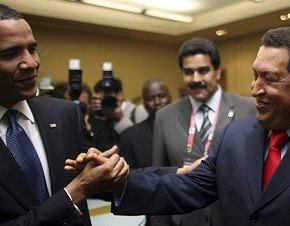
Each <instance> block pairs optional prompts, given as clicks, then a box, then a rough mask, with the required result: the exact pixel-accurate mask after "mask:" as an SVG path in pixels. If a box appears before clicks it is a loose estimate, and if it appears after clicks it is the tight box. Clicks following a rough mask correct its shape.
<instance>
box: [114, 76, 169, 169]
mask: <svg viewBox="0 0 290 226" xmlns="http://www.w3.org/2000/svg"><path fill="white" fill-rule="evenodd" d="M142 98H143V106H144V108H145V109H146V111H147V112H148V115H149V117H148V118H147V119H145V120H144V121H142V122H140V123H137V124H136V125H134V126H132V127H130V128H128V129H126V130H124V131H123V132H122V133H121V136H120V141H119V154H120V155H121V156H123V157H124V158H125V160H126V161H127V163H128V164H129V165H130V167H131V168H144V167H149V166H152V139H153V126H154V119H155V114H156V112H157V111H158V110H159V109H161V108H163V107H164V106H166V105H167V104H169V103H171V95H170V92H169V89H168V87H167V86H166V84H165V83H164V82H163V81H161V80H159V79H153V80H149V81H147V82H145V83H144V85H143V88H142Z"/></svg>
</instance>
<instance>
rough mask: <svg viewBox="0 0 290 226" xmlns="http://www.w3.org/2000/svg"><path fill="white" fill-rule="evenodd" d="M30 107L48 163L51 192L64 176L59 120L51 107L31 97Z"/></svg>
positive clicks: (58, 185)
mask: <svg viewBox="0 0 290 226" xmlns="http://www.w3.org/2000/svg"><path fill="white" fill-rule="evenodd" d="M29 105H30V108H31V110H32V113H33V115H34V118H35V120H36V122H37V125H38V128H39V132H40V135H41V139H42V142H43V145H44V149H45V153H46V157H47V162H48V165H49V173H50V181H51V189H52V192H53V193H54V192H56V191H58V190H59V189H61V188H62V187H61V186H62V183H61V181H63V177H64V169H63V167H64V156H63V155H62V153H64V152H63V150H62V149H63V143H62V139H61V137H62V134H61V127H62V124H61V120H60V118H59V116H57V115H56V114H54V113H53V111H52V107H51V106H47V105H44V104H42V103H39V102H38V101H35V99H32V101H29Z"/></svg>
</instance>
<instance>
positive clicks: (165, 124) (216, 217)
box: [153, 38, 256, 226]
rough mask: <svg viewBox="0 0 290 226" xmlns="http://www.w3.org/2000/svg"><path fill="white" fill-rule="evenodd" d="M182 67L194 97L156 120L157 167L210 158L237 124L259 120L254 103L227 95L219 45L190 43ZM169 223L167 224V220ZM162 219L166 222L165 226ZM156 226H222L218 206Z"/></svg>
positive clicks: (200, 41)
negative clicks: (209, 153)
mask: <svg viewBox="0 0 290 226" xmlns="http://www.w3.org/2000/svg"><path fill="white" fill-rule="evenodd" d="M178 63H179V67H180V69H181V71H182V75H183V81H184V83H186V84H187V86H188V91H189V95H187V96H185V97H184V98H182V99H180V100H178V101H177V102H175V103H172V104H170V105H168V106H166V107H164V108H163V109H161V110H160V111H158V113H157V115H156V121H155V127H154V137H153V166H182V165H187V164H190V163H191V162H194V161H195V160H197V159H199V158H200V157H202V156H203V155H205V154H207V150H208V148H209V146H211V145H213V144H214V143H215V142H216V140H217V138H218V136H219V134H220V133H221V131H222V129H223V128H224V127H225V126H226V125H227V124H229V123H231V122H232V121H234V120H237V119H240V118H243V117H246V116H249V115H254V114H255V113H256V109H255V105H254V102H252V101H250V100H249V99H248V98H244V97H241V96H238V95H234V94H231V93H227V92H224V91H223V90H222V89H221V87H220V86H219V85H218V81H219V79H220V78H221V67H220V56H219V52H218V50H217V48H216V47H215V45H214V43H212V42H211V41H209V40H207V39H204V38H193V39H190V40H188V41H186V42H185V43H184V44H183V45H182V46H181V48H180V50H179V53H178ZM166 218H167V220H166ZM161 220H162V223H161ZM155 222H156V224H155V225H158V226H161V225H164V226H165V225H166V226H168V225H180V226H181V225H182V226H220V225H221V221H220V213H219V207H218V202H215V203H213V204H212V205H210V206H209V207H206V208H204V209H200V210H196V211H194V212H192V213H189V214H185V215H175V216H172V217H171V219H170V217H167V216H163V217H155Z"/></svg>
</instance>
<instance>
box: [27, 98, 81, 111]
mask: <svg viewBox="0 0 290 226" xmlns="http://www.w3.org/2000/svg"><path fill="white" fill-rule="evenodd" d="M28 104H29V105H30V106H31V107H32V108H35V109H41V110H46V111H55V112H57V111H59V112H62V111H66V109H67V110H70V111H72V110H73V109H77V104H76V103H74V102H73V101H67V100H63V99H59V98H51V97H42V96H35V97H33V98H31V99H29V100H28Z"/></svg>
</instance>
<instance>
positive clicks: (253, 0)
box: [249, 0, 264, 3]
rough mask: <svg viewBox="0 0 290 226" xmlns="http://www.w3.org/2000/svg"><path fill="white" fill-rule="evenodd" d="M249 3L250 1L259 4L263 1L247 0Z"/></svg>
mask: <svg viewBox="0 0 290 226" xmlns="http://www.w3.org/2000/svg"><path fill="white" fill-rule="evenodd" d="M249 1H251V2H255V3H261V2H263V1H264V0H249Z"/></svg>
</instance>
